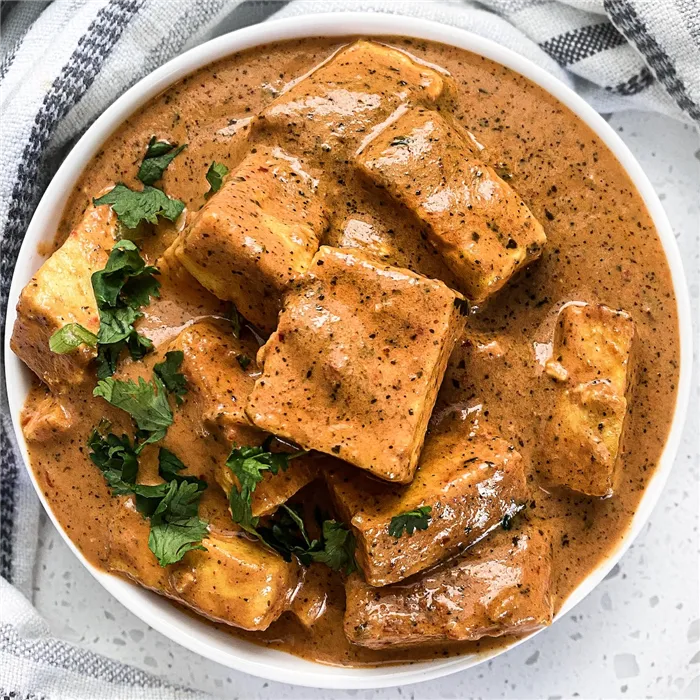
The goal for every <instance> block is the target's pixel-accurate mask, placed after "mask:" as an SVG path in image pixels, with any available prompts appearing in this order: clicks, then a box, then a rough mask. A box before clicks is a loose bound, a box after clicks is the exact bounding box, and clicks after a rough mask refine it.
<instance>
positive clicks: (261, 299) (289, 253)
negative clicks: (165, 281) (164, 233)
mask: <svg viewBox="0 0 700 700" xmlns="http://www.w3.org/2000/svg"><path fill="white" fill-rule="evenodd" d="M316 189H317V181H316V179H315V178H314V177H313V176H312V175H311V174H309V173H308V172H306V171H305V169H304V166H303V165H302V163H300V162H299V161H298V160H297V159H295V158H292V157H291V156H289V155H288V154H287V153H285V152H284V151H282V150H281V149H280V148H272V149H258V150H254V151H252V152H251V153H250V155H248V156H247V157H246V158H245V160H244V161H243V162H242V163H241V164H240V165H239V166H238V168H237V169H236V170H235V172H233V173H232V174H231V175H230V176H229V177H228V178H227V179H226V182H225V183H224V185H223V187H222V188H221V189H220V190H219V191H218V192H217V193H216V194H215V195H214V196H213V197H212V198H211V199H210V200H209V201H208V202H207V203H206V204H205V205H204V207H203V208H202V209H201V211H200V212H199V213H198V214H197V216H196V217H195V218H194V220H193V221H192V224H191V225H190V226H189V227H188V228H187V229H186V230H185V231H183V233H182V235H181V236H180V238H179V240H178V242H177V244H176V254H177V256H178V258H179V260H180V262H181V263H182V264H183V265H184V266H185V267H186V268H187V270H188V271H189V272H190V273H191V274H192V276H193V277H195V278H196V279H197V280H198V281H199V282H200V284H202V285H203V286H204V287H206V288H207V289H208V290H209V291H210V292H212V293H213V294H215V295H216V296H217V297H219V298H220V299H226V300H228V301H232V302H233V303H234V304H235V305H236V307H237V308H238V310H239V311H240V312H241V313H242V314H243V316H245V317H246V318H247V319H248V320H249V321H250V322H251V323H253V324H255V325H256V326H258V327H259V328H261V329H262V330H264V331H272V330H273V329H274V328H275V326H276V324H277V314H278V312H279V308H280V303H281V296H282V293H283V292H284V290H285V289H286V287H287V285H288V284H289V282H291V281H292V280H293V279H295V278H296V277H297V275H299V274H300V273H302V272H303V271H304V270H306V269H307V267H308V266H309V264H310V262H311V258H312V257H313V255H314V253H315V252H316V250H317V249H318V245H319V236H320V235H321V233H322V232H323V231H324V230H325V228H326V217H325V213H324V211H323V207H322V202H321V199H320V197H319V196H318V195H317V193H316Z"/></svg>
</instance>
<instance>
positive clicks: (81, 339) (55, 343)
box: [49, 323, 97, 355]
mask: <svg viewBox="0 0 700 700" xmlns="http://www.w3.org/2000/svg"><path fill="white" fill-rule="evenodd" d="M80 345H89V346H90V347H92V348H94V347H95V346H96V345H97V336H96V335H95V334H94V333H92V332H91V331H89V330H88V329H87V328H85V327H84V326H81V325H80V324H79V323H67V324H66V325H65V326H63V328H59V329H58V330H57V331H56V332H55V333H54V334H53V335H52V336H51V337H50V338H49V349H50V350H51V352H55V353H58V354H59V355H65V354H66V353H68V352H73V350H75V349H76V348H78V347H79V346H80Z"/></svg>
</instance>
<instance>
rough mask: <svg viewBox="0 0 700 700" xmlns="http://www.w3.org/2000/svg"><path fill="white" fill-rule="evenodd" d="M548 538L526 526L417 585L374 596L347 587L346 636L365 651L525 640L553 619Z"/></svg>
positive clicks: (359, 584)
mask: <svg viewBox="0 0 700 700" xmlns="http://www.w3.org/2000/svg"><path fill="white" fill-rule="evenodd" d="M551 575H552V554H551V547H550V541H549V536H548V535H547V533H546V532H545V531H544V530H540V529H539V527H538V526H537V525H536V524H534V525H528V526H526V527H524V528H523V529H522V530H520V531H510V532H504V531H501V532H498V533H494V534H493V535H491V536H490V537H488V538H487V539H486V540H484V541H483V542H482V543H479V544H477V545H475V546H474V547H472V548H471V549H469V550H468V551H467V552H466V553H465V554H464V555H463V556H462V557H461V558H459V559H457V560H453V561H451V562H448V563H447V564H445V565H443V566H441V567H440V568H438V569H435V570H433V571H431V572H429V573H427V574H425V575H423V576H421V577H418V578H414V579H411V580H410V581H405V582H403V583H401V584H399V585H396V586H386V587H385V588H373V587H372V586H369V585H368V584H366V583H365V582H364V581H363V580H362V578H361V577H360V576H359V575H357V574H354V575H353V576H352V577H350V578H349V579H348V581H347V584H346V594H347V605H346V610H345V634H346V636H347V638H348V639H349V640H350V641H351V642H353V643H354V644H359V645H361V646H364V647H370V648H372V649H380V648H384V647H389V646H392V647H393V646H398V647H402V646H415V645H419V644H430V643H435V642H447V641H471V640H476V639H480V638H481V637H500V636H503V635H507V634H513V635H524V634H529V633H530V632H534V631H535V630H537V629H539V628H541V627H544V626H546V625H549V624H550V623H551V621H552V615H553V599H552V591H551Z"/></svg>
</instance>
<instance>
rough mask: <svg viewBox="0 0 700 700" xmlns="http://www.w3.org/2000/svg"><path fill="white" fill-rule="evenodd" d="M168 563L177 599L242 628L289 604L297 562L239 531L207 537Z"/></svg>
mask: <svg viewBox="0 0 700 700" xmlns="http://www.w3.org/2000/svg"><path fill="white" fill-rule="evenodd" d="M202 545H203V546H204V547H205V548H206V551H201V550H193V551H190V552H188V553H187V554H185V556H184V557H183V559H182V561H180V562H178V563H177V564H173V565H172V566H171V567H169V568H170V584H171V586H172V588H173V590H174V592H175V594H176V595H177V597H178V600H180V601H182V602H183V603H185V605H189V606H190V607H191V608H193V609H194V610H196V611H197V612H198V613H199V614H200V615H204V616H206V617H208V618H210V619H211V620H216V621H218V622H225V623H226V624H229V625H234V626H235V627H241V628H242V629H245V630H265V629H267V628H268V627H269V626H270V625H271V624H272V623H273V622H274V621H275V620H276V619H277V618H278V617H279V616H280V615H281V614H282V613H283V612H284V611H285V610H286V609H287V608H288V607H289V605H290V603H291V600H292V598H293V597H294V593H295V592H296V590H297V587H298V585H299V573H300V572H299V567H298V565H297V564H296V563H294V562H286V561H284V559H282V557H281V556H280V555H279V554H277V553H275V552H273V551H272V550H271V549H268V548H267V547H264V546H263V545H261V544H260V543H259V542H255V541H253V540H251V539H248V538H247V537H246V536H244V535H243V534H242V533H241V534H240V536H238V537H229V538H223V537H216V538H214V537H209V538H207V539H205V540H203V541H202Z"/></svg>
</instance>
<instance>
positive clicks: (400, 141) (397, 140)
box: [389, 136, 410, 146]
mask: <svg viewBox="0 0 700 700" xmlns="http://www.w3.org/2000/svg"><path fill="white" fill-rule="evenodd" d="M389 145H390V146H409V145H410V141H409V139H408V137H407V136H395V137H394V138H393V139H391V143H390V144H389Z"/></svg>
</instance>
